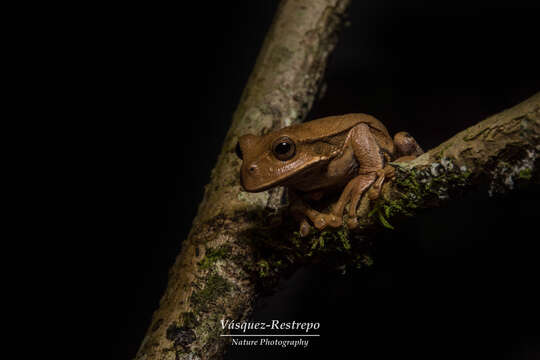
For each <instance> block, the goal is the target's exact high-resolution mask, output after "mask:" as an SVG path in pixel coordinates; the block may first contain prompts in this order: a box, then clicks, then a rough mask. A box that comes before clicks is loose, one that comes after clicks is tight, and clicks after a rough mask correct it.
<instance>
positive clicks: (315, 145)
mask: <svg viewBox="0 0 540 360" xmlns="http://www.w3.org/2000/svg"><path fill="white" fill-rule="evenodd" d="M423 152H424V151H423V150H422V148H421V147H420V145H419V144H418V143H417V141H416V140H415V139H414V138H413V137H412V136H411V135H410V134H409V133H408V132H405V131H401V132H398V133H397V134H395V135H394V137H393V138H392V137H391V136H390V134H389V132H388V130H387V129H386V127H385V126H384V125H383V123H382V122H381V121H379V120H378V119H377V118H375V117H374V116H372V115H368V114H363V113H352V114H345V115H334V116H327V117H323V118H319V119H316V120H311V121H307V122H304V123H300V124H295V125H290V126H287V127H284V128H281V129H277V130H275V131H271V132H268V133H266V134H263V135H253V134H246V135H242V136H240V137H239V139H238V143H237V145H236V154H237V155H238V157H239V158H240V159H241V160H242V165H241V167H240V185H241V187H242V188H243V189H244V190H245V191H246V192H252V193H256V192H262V191H266V190H268V189H271V188H274V187H278V186H284V187H286V188H287V190H288V194H289V210H290V212H291V214H292V215H293V217H294V218H296V219H297V220H298V221H299V222H300V229H299V233H300V236H302V237H305V236H307V235H308V234H309V233H310V232H311V230H312V229H313V226H314V227H315V228H316V229H318V230H319V231H322V230H324V229H325V228H327V227H330V228H338V227H341V226H342V225H344V221H345V220H344V218H345V211H346V210H347V209H346V206H347V205H348V216H347V221H346V225H347V227H348V228H349V229H355V228H356V227H357V226H358V218H357V208H358V206H359V203H360V200H361V199H362V197H363V196H368V197H369V200H376V199H377V198H378V197H379V196H380V193H381V187H382V185H383V183H384V182H385V180H388V181H391V180H392V179H393V177H394V168H393V167H392V166H391V165H389V163H390V162H392V161H394V162H403V161H411V160H412V159H414V158H416V157H418V156H419V155H421V154H422V153H423ZM335 192H337V193H338V194H339V193H340V195H339V198H337V197H336V198H337V201H336V202H335V203H333V204H331V205H330V206H329V207H328V209H330V210H329V211H328V212H323V211H318V210H315V209H314V207H313V206H311V205H310V202H311V203H313V202H317V201H320V200H321V199H322V198H324V197H325V196H326V195H327V194H330V193H335ZM366 194H367V195H366ZM325 210H327V209H325Z"/></svg>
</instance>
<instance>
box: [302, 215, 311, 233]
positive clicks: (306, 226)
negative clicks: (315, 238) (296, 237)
mask: <svg viewBox="0 0 540 360" xmlns="http://www.w3.org/2000/svg"><path fill="white" fill-rule="evenodd" d="M310 231H311V225H309V223H308V222H307V220H305V219H304V220H302V222H301V223H300V236H301V237H306V236H308V235H309V232H310Z"/></svg>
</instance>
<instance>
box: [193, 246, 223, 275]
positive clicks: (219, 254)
mask: <svg viewBox="0 0 540 360" xmlns="http://www.w3.org/2000/svg"><path fill="white" fill-rule="evenodd" d="M230 254H231V248H230V247H229V246H221V247H218V248H215V249H212V248H209V249H206V254H205V257H204V258H203V259H202V260H201V261H200V262H199V266H200V267H201V268H202V269H209V268H210V267H211V266H212V265H214V264H215V263H216V261H218V260H220V259H225V258H227V257H228V256H229V255H230Z"/></svg>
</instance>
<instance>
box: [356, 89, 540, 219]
mask: <svg viewBox="0 0 540 360" xmlns="http://www.w3.org/2000/svg"><path fill="white" fill-rule="evenodd" d="M539 139H540V93H537V94H536V95H534V96H532V97H531V98H529V99H527V100H526V101H524V102H522V103H520V104H518V105H516V106H514V107H512V108H510V109H508V110H505V111H503V112H501V113H499V114H496V115H493V116H491V117H489V118H487V119H485V120H483V121H481V122H479V123H478V124H476V125H474V126H471V127H470V128H468V129H466V130H464V131H461V132H460V133H458V134H457V135H455V136H453V137H452V138H451V139H449V140H447V141H445V142H444V143H442V144H440V145H439V146H437V147H436V148H434V149H432V150H430V151H428V152H427V153H425V154H423V155H422V156H420V157H418V158H417V159H415V160H413V161H411V162H410V163H395V164H393V166H394V167H395V168H396V173H397V175H396V181H394V182H388V183H387V184H385V186H384V187H383V192H382V193H383V196H382V199H381V201H379V202H378V203H377V204H376V205H375V207H377V208H376V209H375V210H373V209H371V210H369V212H368V211H367V210H362V213H361V216H362V220H363V224H364V225H368V224H372V223H373V218H374V217H373V216H369V215H370V214H371V215H373V213H374V211H375V212H379V214H378V215H379V216H378V218H379V220H380V221H381V222H382V223H383V225H386V226H388V225H389V223H388V218H390V217H393V216H396V215H412V214H414V213H415V212H416V211H417V210H418V209H421V208H428V207H435V206H439V205H440V204H441V202H444V201H448V200H449V199H452V198H453V197H454V196H455V195H456V194H460V193H462V192H463V191H466V190H468V189H469V188H471V187H479V186H480V187H484V188H486V189H487V191H488V194H489V195H490V196H491V195H493V194H494V193H500V192H506V191H509V190H513V189H514V188H516V187H518V186H519V185H520V184H525V183H529V182H533V181H534V182H537V183H538V178H539V175H538V174H539V170H538V169H539V166H538V165H539V164H538V162H539V155H538V154H539V152H540V141H539ZM381 217H382V218H381Z"/></svg>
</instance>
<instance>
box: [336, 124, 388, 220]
mask: <svg viewBox="0 0 540 360" xmlns="http://www.w3.org/2000/svg"><path fill="white" fill-rule="evenodd" d="M346 146H350V147H352V150H353V152H354V157H355V158H356V159H357V161H358V175H357V176H356V177H354V178H353V179H352V180H351V181H350V182H349V183H348V184H347V186H345V189H344V190H343V193H342V194H341V196H340V198H339V200H338V201H337V203H336V204H335V205H334V208H333V210H332V213H333V214H334V216H336V217H339V218H342V217H343V211H344V210H345V206H346V205H347V203H348V204H349V221H348V226H349V228H354V227H356V226H357V224H358V221H357V219H356V209H357V207H358V203H359V202H360V199H361V198H362V195H363V194H364V193H365V192H366V190H367V189H368V188H369V187H370V186H371V185H372V184H373V183H376V184H378V183H380V184H382V182H384V178H385V174H384V171H382V170H383V169H384V155H383V152H382V151H381V149H380V147H379V145H378V144H377V141H376V139H375V137H374V136H373V134H372V133H371V131H370V128H369V126H368V125H366V124H363V123H362V124H359V125H357V126H355V127H354V128H353V129H352V130H351V132H350V133H349V136H348V138H347V141H346ZM379 186H380V185H379Z"/></svg>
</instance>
